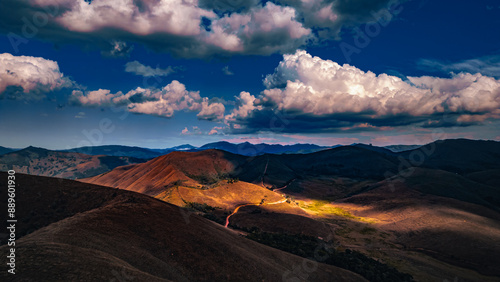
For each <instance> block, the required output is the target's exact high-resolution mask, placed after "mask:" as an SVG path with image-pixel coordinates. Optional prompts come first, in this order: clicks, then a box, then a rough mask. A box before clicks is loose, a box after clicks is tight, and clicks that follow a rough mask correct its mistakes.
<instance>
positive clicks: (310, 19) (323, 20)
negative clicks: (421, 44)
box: [278, 0, 406, 39]
mask: <svg viewBox="0 0 500 282" xmlns="http://www.w3.org/2000/svg"><path fill="white" fill-rule="evenodd" d="M405 1H406V0H355V1H347V0H308V1H301V0H280V1H278V2H279V3H280V4H283V5H289V6H291V7H294V8H295V9H296V10H297V12H298V15H299V18H301V19H302V22H303V24H304V26H305V27H306V28H313V29H314V30H315V31H316V33H317V35H318V37H320V38H322V39H332V38H335V39H340V35H339V34H340V31H341V30H342V28H344V27H347V28H350V27H356V26H359V25H361V24H364V23H371V22H379V23H380V24H383V25H386V24H387V23H389V22H390V21H391V20H392V19H393V18H394V17H395V16H396V15H397V14H399V13H400V12H401V10H402V7H401V4H402V3H404V2H405Z"/></svg>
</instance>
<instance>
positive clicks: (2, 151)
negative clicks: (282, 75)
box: [0, 146, 16, 155]
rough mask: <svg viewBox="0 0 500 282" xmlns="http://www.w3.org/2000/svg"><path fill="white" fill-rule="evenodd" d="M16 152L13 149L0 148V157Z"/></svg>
mask: <svg viewBox="0 0 500 282" xmlns="http://www.w3.org/2000/svg"><path fill="white" fill-rule="evenodd" d="M14 151H16V150H15V149H11V148H6V147H2V146H0V155H3V154H7V153H10V152H14Z"/></svg>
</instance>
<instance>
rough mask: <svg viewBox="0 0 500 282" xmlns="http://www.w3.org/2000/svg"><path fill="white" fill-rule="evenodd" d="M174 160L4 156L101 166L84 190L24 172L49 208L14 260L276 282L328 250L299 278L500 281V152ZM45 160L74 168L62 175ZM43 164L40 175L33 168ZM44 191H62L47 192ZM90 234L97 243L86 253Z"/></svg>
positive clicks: (192, 154)
mask: <svg viewBox="0 0 500 282" xmlns="http://www.w3.org/2000/svg"><path fill="white" fill-rule="evenodd" d="M235 146H236V145H234V146H228V147H225V148H231V147H232V148H235ZM236 148H237V146H236ZM251 148H253V147H251ZM399 148H401V147H399ZM107 149H108V150H112V149H113V147H111V148H107ZM178 149H179V150H182V151H176V152H171V153H168V154H165V155H161V156H159V157H156V158H153V159H150V160H144V159H134V158H130V157H128V158H127V157H106V158H114V159H113V160H114V162H112V163H113V164H117V163H118V160H121V161H122V162H126V163H124V165H121V166H115V167H114V168H112V167H111V166H110V165H108V166H107V167H106V168H105V167H104V166H105V164H106V162H105V161H104V162H103V161H102V158H103V157H102V156H90V155H83V154H78V153H69V152H66V153H62V152H52V151H47V150H43V149H38V148H28V149H24V150H21V151H18V152H12V153H8V154H5V155H3V156H0V163H2V162H1V161H2V160H4V159H5V158H7V159H9V158H10V159H11V160H13V161H12V162H15V161H16V160H18V161H20V160H22V159H20V158H17V159H16V158H14V156H17V155H19V156H30V157H31V161H30V163H29V164H28V165H27V167H28V168H29V170H28V169H27V170H26V171H25V172H29V173H30V174H43V173H46V174H47V173H48V172H50V173H56V172H57V173H58V174H57V175H59V176H63V177H73V176H75V175H76V174H77V173H78V172H79V171H80V170H82V169H83V170H84V171H87V174H89V176H90V173H89V169H88V167H89V165H90V164H94V163H96V162H97V159H99V160H100V162H99V164H100V166H99V167H100V169H102V170H106V171H103V172H102V173H101V174H99V175H95V176H92V177H89V178H85V179H80V181H81V182H85V183H78V182H72V181H67V180H53V179H51V178H37V177H34V176H21V175H19V177H20V178H21V179H23V181H25V182H24V184H22V185H23V187H31V186H34V187H35V188H26V191H24V190H23V191H24V192H23V193H27V194H30V193H32V191H31V190H30V189H38V190H36V191H42V193H41V194H34V195H39V196H35V197H37V200H36V201H37V204H36V205H35V207H34V209H35V210H36V209H37V207H38V205H40V208H42V206H43V207H45V206H47V205H48V206H49V207H50V211H46V212H41V213H39V212H38V210H36V211H35V212H31V214H28V215H23V216H25V217H26V218H25V220H26V222H27V224H26V225H25V226H26V228H28V227H29V229H30V230H24V229H23V231H22V232H25V231H26V232H27V233H33V234H30V235H27V236H25V237H24V238H22V239H21V240H19V242H20V246H21V250H22V254H23V255H24V256H26V257H28V258H29V260H33V261H34V260H35V258H36V257H40V256H42V257H45V258H46V259H47V260H48V261H50V262H51V263H54V264H57V265H59V266H60V267H61V269H65V268H68V267H71V266H72V265H75V264H78V265H80V264H81V265H83V266H84V268H85V267H92V268H95V269H97V271H96V274H95V275H97V276H96V279H97V277H99V279H101V278H103V277H107V276H106V275H109V273H106V269H108V270H109V269H110V268H113V269H114V268H118V269H125V270H124V271H125V272H126V273H131V275H132V276H133V277H135V278H140V279H167V280H174V281H180V280H183V279H188V280H193V279H194V280H213V279H216V280H228V281H234V280H251V281H261V280H263V279H265V280H269V279H270V280H273V281H274V280H276V279H278V280H279V279H283V278H280V277H281V276H282V275H283V273H284V272H286V271H289V270H290V266H291V267H292V268H293V265H294V264H293V263H295V262H299V263H300V259H299V260H298V261H297V259H298V258H299V257H300V256H302V257H303V259H306V258H311V257H314V252H315V248H317V246H318V244H320V245H321V244H330V245H329V246H330V247H331V250H332V252H329V253H328V256H326V257H327V258H326V259H324V260H318V259H316V260H317V261H318V263H319V264H318V267H317V271H313V272H312V273H306V274H307V275H309V276H307V277H305V278H304V277H302V278H300V279H302V280H309V281H351V280H352V281H357V279H360V281H362V279H363V278H364V279H368V280H370V281H412V280H415V281H443V280H446V279H447V280H449V281H453V279H455V277H457V279H458V281H498V279H500V272H499V270H498V267H497V266H498V265H499V264H500V258H499V257H498V255H497V254H498V253H500V245H498V242H500V185H498V184H499V183H500V173H499V171H500V142H495V141H480V140H467V139H456V140H441V141H436V142H433V143H430V144H427V145H424V146H421V147H418V148H416V149H415V148H414V149H412V150H407V151H401V152H394V151H391V150H389V149H386V148H381V147H376V146H371V145H363V144H354V145H352V146H340V147H336V148H330V149H322V150H320V151H316V152H313V153H307V154H301V153H294V154H292V153H288V152H287V153H286V154H285V153H284V154H250V156H246V155H241V154H234V153H232V152H229V150H231V149H228V150H227V151H226V150H220V149H206V150H194V149H193V148H191V147H189V146H183V147H181V148H178ZM92 150H94V148H93V149H92ZM120 150H121V151H120V152H122V153H124V152H127V151H126V149H124V148H120ZM135 152H138V151H135ZM16 154H17V155H16ZM36 154H37V155H36ZM36 156H38V158H39V160H38V161H35V159H36ZM50 158H54V159H58V158H60V159H62V160H66V162H65V163H64V165H71V166H72V168H70V169H67V170H61V167H59V166H58V164H57V162H50V161H47V160H49V159H50ZM123 158H126V159H123ZM69 161H70V162H69ZM80 161H84V162H82V163H81V164H80V163H79V162H80ZM134 161H136V163H133V162H134ZM67 162H69V163H67ZM108 162H109V161H108ZM75 163H79V164H78V165H74V164H75ZM51 164H52V166H53V168H51V169H49V168H50V166H51ZM40 165H42V166H43V168H44V169H40V168H37V169H35V167H38V166H40ZM19 172H22V171H19ZM81 173H83V172H81ZM35 183H40V184H35ZM51 185H55V186H57V187H59V188H58V189H60V190H59V192H58V191H56V190H50V189H51V188H45V187H52V186H51ZM96 185H102V186H107V187H112V188H119V189H120V190H116V189H109V188H104V187H102V186H96ZM20 189H24V188H20ZM44 189H49V190H48V192H47V193H44V192H43V191H45V190H44ZM54 189H55V188H54ZM123 190H128V191H123ZM34 191H35V190H34ZM72 191H77V192H75V193H73V192H72ZM33 193H35V192H33ZM21 197H26V194H23V195H21ZM153 198H156V199H153ZM24 201H28V200H27V199H24ZM38 202H39V203H38ZM49 202H50V203H49ZM175 206H177V207H175ZM78 212H80V213H82V214H80V215H78V214H77V213H78ZM199 216H201V217H199ZM202 217H204V218H202ZM97 218H99V222H101V221H102V226H101V223H95V222H96V220H97ZM181 218H182V220H186V218H188V219H189V221H190V222H191V225H189V226H184V225H185V224H184V225H183V223H182V220H181ZM191 219H192V221H191ZM208 220H211V221H208ZM163 222H164V224H163ZM193 224H194V225H193ZM104 226H109V228H104ZM23 228H24V227H23ZM101 229H102V230H101ZM108 229H109V230H108ZM134 230H141V234H142V233H144V231H145V232H147V234H148V235H147V237H145V238H143V237H141V236H138V235H137V234H139V233H137V232H139V231H137V232H136V231H134ZM234 232H236V233H237V234H240V236H244V237H246V238H248V239H252V240H254V241H257V242H259V243H261V244H263V245H267V246H263V245H260V244H257V243H255V242H252V241H248V240H246V239H245V238H240V237H239V236H237V235H235V233H234ZM70 234H71V235H70ZM75 234H78V236H76V235H75ZM117 234H121V235H117ZM88 237H91V238H95V239H92V240H90V242H87V243H85V246H84V245H82V244H83V243H82V242H83V241H85V240H86V238H88ZM318 240H319V241H318ZM128 241H130V242H128ZM125 242H126V243H125ZM129 243H130V247H127V246H128V245H126V244H129ZM153 243H154V244H155V246H156V247H154V248H153V247H150V246H149V245H148V244H153ZM256 246H259V247H256ZM83 247H85V248H86V249H85V250H82V249H81V248H83ZM1 248H4V247H1ZM228 248H229V249H228ZM125 249H126V250H127V251H123V250H125ZM64 250H71V251H70V252H65V251H64ZM236 250H238V251H236ZM333 250H334V251H333ZM95 252H98V253H99V255H98V257H99V258H100V259H101V260H103V261H105V263H102V265H103V266H102V267H101V266H97V264H98V263H97V260H96V259H95V258H92V256H95V255H96V254H97V253H95ZM77 253H79V254H80V253H82V254H83V258H79V257H78V256H77V255H76V254H77ZM225 253H227V257H224V258H223V259H222V261H221V263H222V264H223V265H225V267H224V268H223V270H221V271H218V272H217V273H215V272H216V271H215V269H218V268H217V267H216V266H215V265H214V262H216V261H220V260H221V258H219V257H220V256H224V254H225ZM51 254H57V255H56V256H53V257H52V258H50V257H49V256H50V255H51ZM139 254H140V255H139ZM295 255H297V256H299V257H297V256H295ZM137 256H139V257H141V258H142V257H144V258H145V259H144V260H143V261H138V260H137V259H135V258H134V257H137ZM242 256H246V257H245V258H242ZM283 260H289V261H290V262H293V263H291V264H290V263H283V262H282V261H283ZM275 263H278V264H279V265H280V266H277V265H276V264H275ZM245 265H249V266H250V267H249V271H248V272H245V271H244V270H243V269H244V268H245V267H244V266H245ZM338 267H340V268H343V270H341V269H339V268H338ZM160 269H162V270H160ZM211 269H213V270H214V271H212V270H211ZM35 270H38V269H37V268H36V267H35V268H33V272H30V274H29V275H34V273H35V272H34V271H35ZM292 270H293V269H292ZM79 271H80V270H78V269H76V270H75V269H73V270H71V271H69V272H67V274H62V275H63V276H61V279H63V278H71V277H76V275H79V274H81V272H79ZM59 272H62V271H58V273H59ZM292 272H293V271H292ZM277 274H279V275H277ZM245 275H246V276H245ZM412 277H413V278H412ZM318 279H319V280H318ZM159 281H162V280H159Z"/></svg>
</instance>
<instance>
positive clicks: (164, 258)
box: [0, 173, 366, 281]
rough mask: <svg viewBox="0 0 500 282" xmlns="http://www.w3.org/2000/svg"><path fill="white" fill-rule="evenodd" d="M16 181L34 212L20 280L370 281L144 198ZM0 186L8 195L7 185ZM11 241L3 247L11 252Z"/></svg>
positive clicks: (22, 200)
mask: <svg viewBox="0 0 500 282" xmlns="http://www.w3.org/2000/svg"><path fill="white" fill-rule="evenodd" d="M0 177H1V178H3V179H6V177H7V176H6V174H5V173H0ZM16 177H17V179H16V180H17V185H18V193H17V198H16V200H17V203H18V206H19V207H27V206H29V207H30V208H29V209H26V208H24V209H23V208H20V209H19V211H18V214H17V216H18V219H19V221H20V222H23V224H19V227H18V229H16V232H18V234H19V235H18V239H17V240H16V257H19V258H20V262H19V263H18V264H17V270H18V272H17V274H16V276H15V279H16V281H48V280H50V281H83V280H85V281H103V280H115V281H123V280H125V281H127V280H137V281H278V280H282V279H283V277H288V279H300V280H304V279H308V280H311V281H366V280H364V279H363V278H362V277H360V276H359V275H357V274H354V273H352V272H350V271H347V270H344V269H340V268H338V267H334V266H331V265H326V264H323V263H318V262H313V261H310V260H308V259H305V258H301V257H299V256H295V255H292V254H289V253H286V252H283V251H279V250H276V249H273V248H271V247H267V246H265V245H261V244H259V243H256V242H254V241H251V240H248V239H245V238H242V237H241V236H239V235H238V234H236V233H234V232H233V231H231V230H228V229H225V228H224V227H222V226H219V225H217V224H215V223H213V222H211V221H209V220H206V219H204V218H201V217H199V216H197V215H195V214H190V213H188V212H187V211H186V210H184V209H180V208H179V207H176V206H173V205H170V204H168V203H165V202H162V201H159V200H155V199H152V198H150V197H148V196H145V195H141V194H137V193H134V192H129V191H124V190H117V189H112V188H106V187H101V186H95V185H91V184H85V183H80V182H75V181H71V180H64V179H54V178H47V177H37V176H29V175H22V174H17V175H16ZM0 186H2V187H1V188H2V189H0V191H2V192H1V193H5V191H6V189H5V188H6V187H4V186H5V182H3V183H0ZM2 196H4V195H2ZM34 197H35V198H36V199H37V200H36V201H33V198H34ZM5 203H6V202H2V208H4V206H5ZM47 205H49V206H50V205H52V206H54V208H52V209H47ZM5 242H6V241H5V239H2V241H1V246H0V252H2V253H4V254H5V253H7V252H8V248H9V247H8V246H7V245H5ZM21 258H22V259H21ZM21 260H22V261H21ZM302 265H306V266H314V271H304V270H310V269H311V268H306V269H304V268H303V267H302ZM297 275H299V276H297ZM299 277H300V278H299ZM0 279H1V280H2V281H12V275H11V274H9V273H7V272H6V271H2V272H1V273H0Z"/></svg>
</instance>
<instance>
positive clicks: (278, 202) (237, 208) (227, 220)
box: [225, 199, 286, 228]
mask: <svg viewBox="0 0 500 282" xmlns="http://www.w3.org/2000/svg"><path fill="white" fill-rule="evenodd" d="M284 202H286V199H283V200H281V201H277V202H272V203H267V204H266V203H264V204H243V205H239V206H237V207H236V209H234V211H233V213H232V214H230V215H228V217H227V218H226V225H225V227H226V228H227V226H228V225H229V218H230V217H231V216H233V215H234V214H236V213H237V212H238V210H239V209H240V208H242V207H246V206H264V205H277V204H281V203H284Z"/></svg>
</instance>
